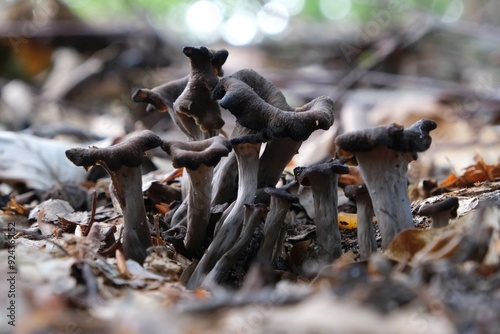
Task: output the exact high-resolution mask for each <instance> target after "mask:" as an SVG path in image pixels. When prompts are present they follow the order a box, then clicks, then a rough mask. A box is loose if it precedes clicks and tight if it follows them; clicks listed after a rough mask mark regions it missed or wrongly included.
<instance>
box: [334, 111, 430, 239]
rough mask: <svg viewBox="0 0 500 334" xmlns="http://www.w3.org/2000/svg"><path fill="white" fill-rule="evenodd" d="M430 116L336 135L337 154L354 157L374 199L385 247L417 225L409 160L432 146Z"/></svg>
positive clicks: (347, 157) (346, 157)
mask: <svg viewBox="0 0 500 334" xmlns="http://www.w3.org/2000/svg"><path fill="white" fill-rule="evenodd" d="M436 126H437V125H436V123H435V122H434V121H431V120H420V121H418V122H416V123H415V124H413V125H412V126H411V127H409V128H407V129H405V128H404V127H403V126H401V125H397V124H391V125H388V126H380V127H376V128H371V129H366V130H361V131H356V132H350V133H345V134H343V135H340V136H338V137H337V139H336V144H337V147H338V154H339V155H340V156H342V157H343V158H345V159H352V158H355V161H356V162H357V164H358V165H359V171H360V174H361V176H362V177H363V179H364V181H365V184H366V187H367V188H368V192H369V194H370V197H371V199H372V204H373V208H374V210H375V216H376V217H377V222H378V225H379V228H380V233H381V235H382V248H383V249H385V248H386V247H387V246H388V245H389V243H390V242H391V241H392V239H393V238H394V236H395V235H396V234H397V233H398V232H400V231H402V230H404V229H407V228H411V227H413V226H414V224H413V217H412V214H411V208H410V200H409V198H408V194H407V171H408V163H409V162H411V161H412V160H415V159H417V154H418V152H423V151H425V150H427V149H428V148H429V146H430V145H431V142H432V138H431V137H430V136H429V132H430V131H432V130H434V129H435V128H436Z"/></svg>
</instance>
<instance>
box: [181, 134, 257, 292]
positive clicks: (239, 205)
mask: <svg viewBox="0 0 500 334" xmlns="http://www.w3.org/2000/svg"><path fill="white" fill-rule="evenodd" d="M260 146H261V144H260V143H241V144H236V143H234V142H233V149H234V152H235V153H236V159H237V161H238V196H237V199H236V202H235V203H234V205H233V207H232V210H231V212H229V214H228V215H227V217H226V219H224V221H223V222H222V223H220V224H221V225H220V227H219V230H218V231H217V232H216V234H215V236H214V239H213V241H212V243H211V244H210V246H209V247H208V249H207V250H206V252H205V254H204V255H203V257H202V258H201V260H200V262H199V263H198V265H197V266H196V268H195V270H194V272H193V274H192V275H191V277H190V278H189V280H188V282H187V284H186V287H187V288H189V289H193V288H196V287H198V286H200V284H201V283H202V281H203V279H204V277H205V275H206V274H207V273H208V272H210V270H212V268H213V267H214V265H215V263H216V262H217V261H218V260H219V259H220V258H221V256H222V255H223V254H224V253H225V252H227V251H228V250H229V249H230V248H231V247H232V246H233V245H234V243H235V242H236V240H237V238H238V236H239V235H240V231H241V225H242V222H243V211H244V204H247V203H253V202H254V198H255V193H256V192H257V175H258V171H259V151H260Z"/></svg>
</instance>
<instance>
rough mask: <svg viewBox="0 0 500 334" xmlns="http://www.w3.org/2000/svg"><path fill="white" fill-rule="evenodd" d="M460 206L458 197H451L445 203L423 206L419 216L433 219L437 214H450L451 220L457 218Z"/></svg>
mask: <svg viewBox="0 0 500 334" xmlns="http://www.w3.org/2000/svg"><path fill="white" fill-rule="evenodd" d="M458 206H459V202H458V197H449V198H447V199H445V200H443V201H440V202H437V203H431V204H427V205H424V206H422V207H421V208H420V210H418V215H419V216H425V217H432V216H433V215H435V214H440V213H444V212H449V213H450V218H456V217H457V209H458Z"/></svg>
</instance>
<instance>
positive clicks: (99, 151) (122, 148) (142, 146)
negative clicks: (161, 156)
mask: <svg viewBox="0 0 500 334" xmlns="http://www.w3.org/2000/svg"><path fill="white" fill-rule="evenodd" d="M162 142H163V141H162V140H161V138H160V137H158V136H157V135H156V134H155V133H154V132H152V131H149V130H144V131H142V132H140V133H139V134H138V135H136V136H135V137H132V138H130V139H128V140H126V141H124V142H121V143H119V144H116V145H113V146H110V147H103V148H97V147H90V148H72V149H69V150H67V151H66V157H67V158H68V159H69V160H71V162H73V163H74V164H75V165H77V166H83V167H85V168H87V169H88V168H89V167H91V166H94V165H97V164H99V163H104V164H105V165H106V166H107V168H109V169H110V170H118V169H120V168H121V167H122V166H127V167H139V166H140V165H141V164H142V160H143V158H144V152H146V151H148V150H151V149H153V148H156V147H159V146H160V145H161V144H162Z"/></svg>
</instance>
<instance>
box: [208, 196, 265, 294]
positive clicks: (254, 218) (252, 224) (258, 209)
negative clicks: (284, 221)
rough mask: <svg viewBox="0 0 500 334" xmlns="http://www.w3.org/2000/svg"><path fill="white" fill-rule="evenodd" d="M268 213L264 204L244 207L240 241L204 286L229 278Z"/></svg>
mask: <svg viewBox="0 0 500 334" xmlns="http://www.w3.org/2000/svg"><path fill="white" fill-rule="evenodd" d="M268 211H269V210H268V208H267V207H266V206H265V205H264V204H245V205H244V210H243V227H242V231H241V233H240V235H239V237H238V239H237V240H236V242H235V243H234V245H233V246H232V247H231V249H230V250H228V251H227V252H226V253H225V254H224V255H223V256H222V257H221V258H220V260H218V261H217V263H216V264H215V266H214V268H213V269H212V270H211V271H210V272H209V273H208V275H207V276H206V277H205V278H204V279H203V283H202V286H205V287H212V286H214V285H215V284H220V283H221V282H222V281H223V280H224V279H225V278H226V277H227V275H228V274H229V269H231V267H232V266H233V265H234V263H235V262H236V261H237V260H238V258H239V257H240V256H241V254H242V252H243V251H244V250H245V249H246V248H247V246H248V244H249V243H250V240H251V239H252V237H253V234H254V231H255V229H256V228H257V226H259V224H260V222H261V221H262V218H263V217H265V216H266V214H267V213H268Z"/></svg>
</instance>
